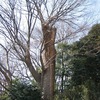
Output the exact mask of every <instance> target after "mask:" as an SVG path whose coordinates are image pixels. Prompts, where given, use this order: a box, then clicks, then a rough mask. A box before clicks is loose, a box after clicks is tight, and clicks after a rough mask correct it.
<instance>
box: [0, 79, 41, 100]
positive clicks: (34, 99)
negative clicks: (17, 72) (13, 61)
mask: <svg viewBox="0 0 100 100" xmlns="http://www.w3.org/2000/svg"><path fill="white" fill-rule="evenodd" d="M8 90H9V91H5V93H2V95H0V100H41V93H40V89H39V88H38V86H36V85H32V84H28V83H25V82H20V81H18V80H14V81H13V83H12V85H11V86H10V87H9V88H8Z"/></svg>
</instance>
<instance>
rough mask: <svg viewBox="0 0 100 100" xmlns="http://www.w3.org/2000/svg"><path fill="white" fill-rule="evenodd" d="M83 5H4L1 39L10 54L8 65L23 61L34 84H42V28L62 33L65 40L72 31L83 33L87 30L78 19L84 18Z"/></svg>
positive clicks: (28, 1)
mask: <svg viewBox="0 0 100 100" xmlns="http://www.w3.org/2000/svg"><path fill="white" fill-rule="evenodd" d="M84 2H85V0H5V2H3V1H2V5H1V4H0V36H2V38H3V43H2V42H1V44H0V45H1V46H2V47H3V49H4V50H5V51H6V52H7V59H8V57H9V59H8V60H9V64H10V62H14V63H15V64H16V62H17V63H19V62H18V61H20V62H21V64H23V66H27V67H28V68H29V70H30V72H31V74H32V76H34V78H35V80H36V81H39V80H38V79H39V77H40V74H39V72H41V70H42V62H41V52H42V51H43V49H44V48H43V31H42V28H43V26H46V25H47V26H49V27H55V28H56V29H57V36H59V34H60V33H59V32H61V33H63V36H62V37H63V39H65V38H66V37H68V36H70V34H72V32H73V31H72V30H73V29H74V30H75V31H74V32H75V33H76V32H79V31H80V30H81V31H83V30H84V27H83V26H82V27H81V26H80V25H78V23H79V22H80V20H79V18H80V17H81V16H83V13H82V12H83V10H84ZM62 29H63V31H61V30H62ZM67 29H68V30H67ZM79 29H80V30H79ZM59 30H60V31H59ZM76 30H77V31H76ZM60 36H61V34H60ZM56 42H57V41H56ZM4 43H5V44H4ZM7 47H9V48H7ZM5 66H6V65H5ZM1 68H3V69H4V68H5V67H3V65H2V64H1V62H0V72H2V69H1Z"/></svg>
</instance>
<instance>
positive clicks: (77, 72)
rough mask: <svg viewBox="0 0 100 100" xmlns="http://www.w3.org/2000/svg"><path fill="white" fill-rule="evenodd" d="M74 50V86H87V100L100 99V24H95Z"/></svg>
mask: <svg viewBox="0 0 100 100" xmlns="http://www.w3.org/2000/svg"><path fill="white" fill-rule="evenodd" d="M73 51H74V57H73V59H72V61H71V63H72V65H73V67H72V71H73V75H72V84H73V85H74V86H79V85H84V86H85V87H86V88H87V90H88V92H87V94H88V99H87V100H99V99H98V98H99V97H100V96H98V95H100V24H96V25H94V26H93V27H92V29H91V30H90V31H89V33H88V35H87V36H85V37H84V38H82V39H80V41H79V42H76V43H75V44H74V45H73ZM93 88H94V89H93ZM98 88H99V89H98Z"/></svg>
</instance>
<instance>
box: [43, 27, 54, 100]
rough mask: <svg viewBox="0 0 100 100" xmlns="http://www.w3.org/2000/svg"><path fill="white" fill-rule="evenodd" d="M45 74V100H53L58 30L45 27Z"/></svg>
mask: <svg viewBox="0 0 100 100" xmlns="http://www.w3.org/2000/svg"><path fill="white" fill-rule="evenodd" d="M42 31H43V41H44V42H43V46H44V49H43V53H42V59H43V74H42V90H43V98H44V100H53V98H54V80H55V57H56V50H55V46H54V42H55V35H56V28H53V27H50V26H43V29H42Z"/></svg>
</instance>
